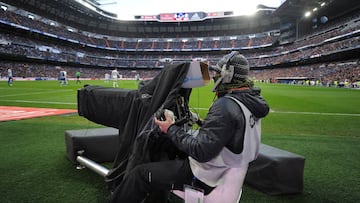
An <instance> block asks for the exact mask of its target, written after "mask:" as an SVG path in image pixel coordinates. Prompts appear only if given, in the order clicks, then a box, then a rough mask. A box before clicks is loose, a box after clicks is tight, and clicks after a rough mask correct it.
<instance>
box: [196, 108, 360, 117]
mask: <svg viewBox="0 0 360 203" xmlns="http://www.w3.org/2000/svg"><path fill="white" fill-rule="evenodd" d="M193 109H196V110H200V111H206V110H209V109H208V108H193ZM270 113H280V114H281V113H283V114H302V115H322V116H360V114H355V113H354V114H351V113H321V112H296V111H274V110H270Z"/></svg>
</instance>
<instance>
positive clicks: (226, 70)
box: [221, 51, 239, 83]
mask: <svg viewBox="0 0 360 203" xmlns="http://www.w3.org/2000/svg"><path fill="white" fill-rule="evenodd" d="M238 54H239V52H238V51H232V52H231V53H230V54H229V57H228V58H227V60H226V63H225V64H224V65H223V67H222V69H221V77H222V82H223V83H230V82H231V80H232V79H233V77H234V66H232V65H230V62H231V59H232V58H233V57H234V56H236V55H238Z"/></svg>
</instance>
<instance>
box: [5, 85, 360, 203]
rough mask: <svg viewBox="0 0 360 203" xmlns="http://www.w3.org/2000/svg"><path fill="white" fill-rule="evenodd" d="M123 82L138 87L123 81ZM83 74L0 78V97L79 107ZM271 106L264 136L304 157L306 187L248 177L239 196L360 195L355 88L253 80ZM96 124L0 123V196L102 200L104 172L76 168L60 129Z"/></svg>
mask: <svg viewBox="0 0 360 203" xmlns="http://www.w3.org/2000/svg"><path fill="white" fill-rule="evenodd" d="M119 83H120V87H121V88H129V89H134V88H136V82H135V81H121V82H119ZM84 84H92V85H102V86H109V87H110V86H111V83H104V82H103V81H83V82H82V84H75V81H70V84H69V85H68V86H64V87H60V86H59V83H58V82H57V81H15V82H14V86H13V87H8V86H7V83H6V81H0V92H1V93H0V105H3V106H6V105H8V106H31V107H46V108H66V109H76V108H77V105H76V91H77V89H79V88H81V87H82V85H84ZM257 85H258V86H260V87H261V88H262V94H263V96H264V97H265V98H266V99H267V101H268V102H269V104H270V106H271V109H272V112H271V113H270V114H269V115H268V116H267V117H266V118H265V119H263V121H262V123H263V125H262V127H263V135H262V142H263V143H265V144H269V145H271V146H274V147H278V148H281V149H285V150H288V151H291V152H294V153H297V154H300V155H302V156H304V157H305V158H306V161H305V171H304V192H303V193H302V194H297V195H286V196H268V195H265V194H263V193H261V192H259V191H257V190H255V189H253V188H251V187H248V186H246V185H245V187H244V190H243V196H242V202H357V201H358V200H359V199H360V194H359V192H358V191H360V159H359V158H358V156H359V154H360V148H359V145H360V138H359V136H360V127H359V124H360V108H359V105H358V101H359V99H360V91H359V90H351V89H340V88H322V87H305V86H290V85H279V84H257ZM210 89H211V85H210V86H207V87H203V88H198V89H194V90H193V92H192V95H191V99H190V105H191V107H193V108H194V109H195V110H197V111H198V112H199V113H200V115H201V116H202V117H204V116H205V115H206V112H207V110H206V109H207V108H208V107H209V106H210V105H211V102H212V101H213V98H214V94H213V93H212V92H211V91H210ZM95 127H100V125H98V124H94V123H92V122H90V121H88V120H86V119H85V118H83V117H80V116H78V115H77V114H71V115H61V116H49V117H42V118H33V119H27V120H20V121H7V122H1V123H0V132H1V134H0V143H1V148H0V161H1V164H0V178H1V182H0V192H1V196H0V202H105V201H106V198H107V196H108V191H107V189H106V186H105V183H104V180H103V179H102V178H101V177H100V176H98V175H97V174H95V173H93V172H91V171H89V170H80V171H79V170H76V169H75V166H74V165H73V164H72V163H70V162H69V161H68V160H67V158H66V149H65V142H64V131H65V130H72V129H85V128H95Z"/></svg>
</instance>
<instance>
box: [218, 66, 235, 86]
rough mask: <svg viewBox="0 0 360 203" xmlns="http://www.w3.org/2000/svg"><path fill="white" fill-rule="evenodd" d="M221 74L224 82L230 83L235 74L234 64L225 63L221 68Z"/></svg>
mask: <svg viewBox="0 0 360 203" xmlns="http://www.w3.org/2000/svg"><path fill="white" fill-rule="evenodd" d="M221 76H222V82H223V83H230V82H231V80H232V78H233V76H234V66H227V65H226V64H225V65H224V66H223V68H222V70H221Z"/></svg>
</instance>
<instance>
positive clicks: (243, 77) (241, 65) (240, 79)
mask: <svg viewBox="0 0 360 203" xmlns="http://www.w3.org/2000/svg"><path fill="white" fill-rule="evenodd" d="M232 67H233V68H232ZM214 69H215V70H216V71H217V72H218V73H221V76H220V78H218V80H216V81H215V85H214V88H213V90H214V91H219V90H220V91H221V90H226V89H230V88H237V87H252V86H253V82H252V81H251V80H250V79H249V78H248V75H249V69H250V66H249V62H248V60H247V59H246V58H245V57H244V56H243V55H241V54H240V53H239V52H238V51H233V52H231V53H230V54H227V55H225V56H224V57H222V58H221V59H220V60H219V62H218V63H217V64H216V67H214ZM226 74H230V75H231V76H230V77H232V78H231V81H226V79H225V80H224V77H226ZM215 79H216V78H215Z"/></svg>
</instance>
